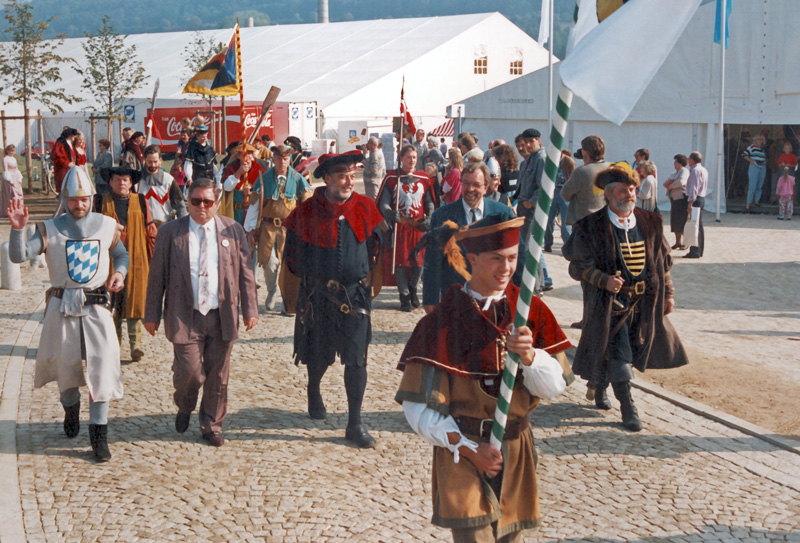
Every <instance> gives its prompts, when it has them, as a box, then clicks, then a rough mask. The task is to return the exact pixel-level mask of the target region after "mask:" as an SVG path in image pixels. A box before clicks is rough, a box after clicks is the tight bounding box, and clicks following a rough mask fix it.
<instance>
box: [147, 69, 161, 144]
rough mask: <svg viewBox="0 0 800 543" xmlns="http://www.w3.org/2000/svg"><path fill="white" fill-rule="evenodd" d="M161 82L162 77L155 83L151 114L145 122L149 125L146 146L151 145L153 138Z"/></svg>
mask: <svg viewBox="0 0 800 543" xmlns="http://www.w3.org/2000/svg"><path fill="white" fill-rule="evenodd" d="M160 84H161V79H160V78H159V79H156V84H155V85H153V99H152V100H150V115H148V116H147V120H146V121H145V124H146V125H147V139H146V140H145V144H144V145H145V147H147V146H148V145H150V142H151V141H152V140H153V120H154V119H155V115H156V96H158V87H159V86H160Z"/></svg>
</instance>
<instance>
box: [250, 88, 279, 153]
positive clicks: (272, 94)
mask: <svg viewBox="0 0 800 543" xmlns="http://www.w3.org/2000/svg"><path fill="white" fill-rule="evenodd" d="M280 93H281V89H279V88H278V87H274V86H273V87H270V88H269V92H267V97H266V98H264V103H263V104H261V116H260V117H259V118H258V122H257V123H256V126H255V127H254V128H253V131H252V132H251V133H250V136H249V137H248V138H247V143H250V144H252V143H253V142H254V141H255V139H256V135H257V134H258V131H259V130H260V129H261V125H262V124H264V120H265V119H266V118H267V114H268V113H269V110H270V109H272V106H274V105H275V102H277V101H278V95H279V94H280Z"/></svg>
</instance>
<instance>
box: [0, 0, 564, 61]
mask: <svg viewBox="0 0 800 543" xmlns="http://www.w3.org/2000/svg"><path fill="white" fill-rule="evenodd" d="M31 4H32V5H33V7H34V13H35V16H36V17H37V18H39V19H44V18H48V17H51V16H56V17H57V18H56V19H54V20H53V21H51V23H50V27H49V28H48V29H47V34H48V35H49V36H50V37H54V36H56V35H58V34H66V36H67V37H71V38H72V37H83V36H84V35H85V34H87V33H90V34H91V33H93V32H95V31H96V30H97V29H98V28H100V27H101V26H102V24H103V17H104V16H106V15H107V16H109V20H110V21H111V23H112V24H113V25H114V28H116V29H117V31H118V32H120V33H124V34H140V33H149V32H175V31H181V30H206V29H215V28H229V27H232V26H233V24H234V22H235V18H236V16H237V15H238V16H239V23H240V24H242V26H244V25H245V24H246V21H247V19H248V18H249V17H252V18H253V20H254V23H255V25H256V26H263V25H270V24H298V23H315V22H317V0H295V1H293V2H286V1H285V0H237V1H236V2H235V3H233V2H197V1H196V0H171V1H169V2H164V1H163V0H136V1H133V2H110V1H109V0H32V1H31ZM233 5H235V7H236V8H237V11H236V12H235V13H234V12H233V11H232V10H233ZM493 11H499V12H500V13H502V14H503V15H505V16H506V17H508V18H509V19H510V20H511V21H513V22H514V23H515V24H516V25H517V26H519V27H520V28H522V29H523V30H524V31H525V32H527V33H528V34H530V35H531V36H533V38H534V39H536V38H537V37H538V35H539V14H540V12H541V0H496V1H494V2H487V1H486V0H481V1H478V0H406V1H404V2H398V3H394V2H386V1H378V2H376V1H374V0H330V3H329V16H330V21H331V22H339V21H355V20H365V19H397V18H407V17H432V16H441V15H460V14H465V13H486V12H493ZM555 11H556V17H555V54H556V56H558V57H563V55H564V49H565V47H566V38H567V32H568V29H569V25H570V24H571V22H572V17H573V14H574V11H575V1H574V0H555ZM0 39H7V38H6V37H4V38H0ZM354 39H358V37H357V36H354Z"/></svg>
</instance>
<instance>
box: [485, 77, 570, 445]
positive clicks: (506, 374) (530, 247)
mask: <svg viewBox="0 0 800 543" xmlns="http://www.w3.org/2000/svg"><path fill="white" fill-rule="evenodd" d="M571 106H572V91H571V90H569V89H568V88H567V87H566V86H565V85H564V84H563V83H562V84H561V89H560V90H559V91H558V99H557V100H556V107H555V109H554V110H553V111H552V112H551V113H550V114H551V115H552V116H553V122H552V124H551V129H550V139H549V140H548V142H547V151H546V152H547V158H546V160H545V165H544V174H543V175H542V179H541V187H540V189H539V199H538V200H537V202H536V212H535V213H534V221H533V224H532V225H531V230H530V233H529V234H528V239H527V240H526V243H525V247H526V251H525V267H524V269H523V272H522V283H521V284H520V289H519V297H518V298H517V311H516V314H515V315H514V328H515V329H516V328H519V327H520V326H525V325H526V324H527V322H528V314H529V313H530V304H531V298H532V297H533V290H534V283H535V281H536V271H537V270H538V269H539V262H540V261H541V259H542V246H543V245H544V231H545V228H546V227H547V218H548V215H549V214H550V205H551V204H552V202H553V192H554V191H555V186H556V184H555V180H556V175H557V174H558V164H559V162H560V161H561V148H562V147H563V145H564V137H565V136H566V133H567V118H568V117H569V109H570V107H571ZM518 369H519V355H517V354H516V353H512V352H509V353H508V354H507V356H506V363H505V369H504V370H503V379H502V382H501V384H500V394H499V396H498V398H497V408H496V409H495V412H494V424H493V425H492V435H491V437H490V439H489V443H491V444H492V446H494V447H495V448H497V449H498V450H500V447H501V446H502V444H503V434H505V427H506V421H507V419H508V409H509V406H510V405H511V395H512V392H513V389H514V381H515V380H516V378H517V370H518Z"/></svg>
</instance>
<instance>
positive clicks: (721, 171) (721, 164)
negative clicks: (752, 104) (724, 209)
mask: <svg viewBox="0 0 800 543" xmlns="http://www.w3.org/2000/svg"><path fill="white" fill-rule="evenodd" d="M721 1H722V3H724V4H725V5H720V10H719V28H720V40H719V46H720V49H721V50H722V58H721V62H720V74H719V145H718V146H717V147H718V148H717V153H718V154H717V213H716V221H717V222H721V219H720V206H721V205H722V188H723V187H724V186H725V48H726V45H727V41H726V40H727V35H726V32H725V30H726V26H725V12H726V11H727V8H728V6H727V3H728V0H721ZM717 2H718V3H719V2H720V0H717Z"/></svg>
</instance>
